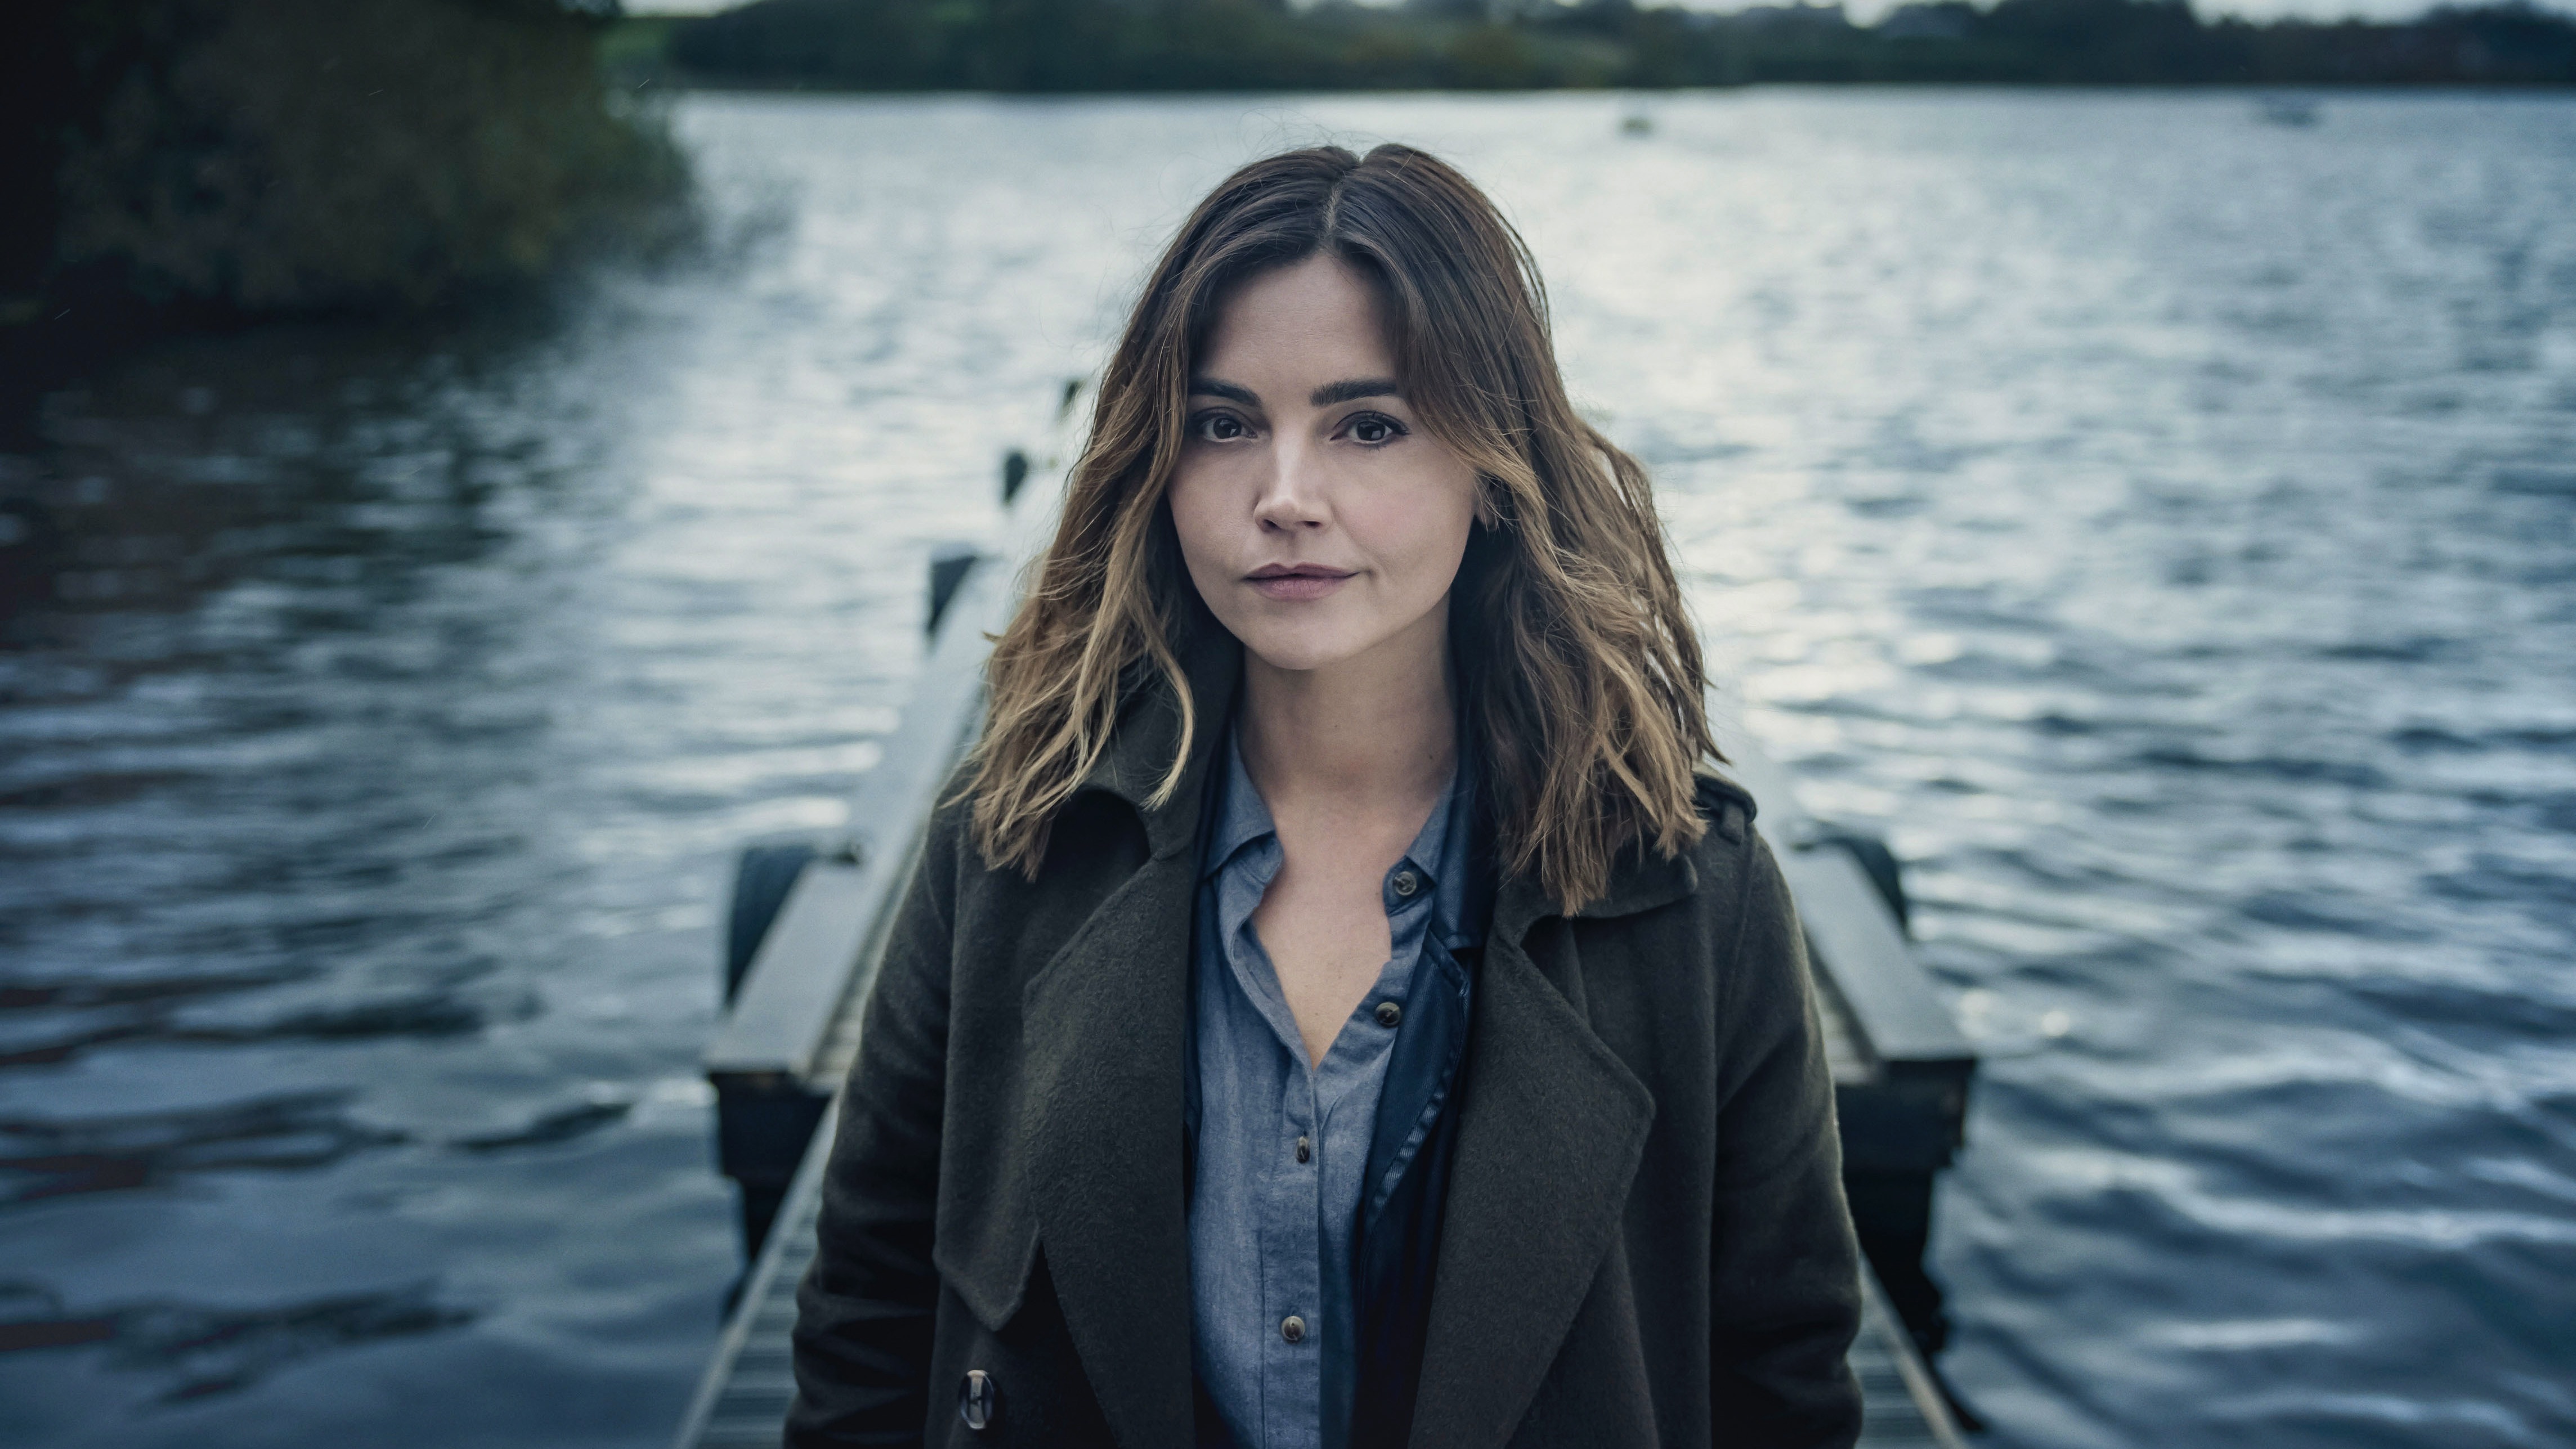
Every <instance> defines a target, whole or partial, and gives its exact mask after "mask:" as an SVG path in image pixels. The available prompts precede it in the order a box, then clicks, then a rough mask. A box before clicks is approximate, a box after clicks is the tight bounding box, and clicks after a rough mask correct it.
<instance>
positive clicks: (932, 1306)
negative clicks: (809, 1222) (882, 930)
mask: <svg viewBox="0 0 2576 1449" xmlns="http://www.w3.org/2000/svg"><path fill="white" fill-rule="evenodd" d="M962 815H963V810H962V808H959V807H954V806H952V807H950V808H947V809H943V810H942V811H940V812H939V814H938V815H936V816H934V817H933V819H932V824H931V831H930V838H929V839H928V840H927V841H926V842H925V844H924V847H923V849H922V853H921V862H920V864H919V866H918V867H916V869H915V871H914V874H913V878H912V881H911V883H910V885H909V886H908V887H907V888H906V890H905V893H904V898H903V902H902V904H901V905H900V906H899V907H898V908H897V910H896V913H895V919H894V925H893V928H892V929H891V931H890V932H889V933H888V936H887V939H886V948H885V955H884V957H883V959H882V964H881V965H880V966H879V967H878V971H877V979H876V983H875V985H874V987H873V988H872V989H871V991H870V993H869V997H868V1004H867V1009H866V1014H865V1016H864V1017H863V1019H862V1029H861V1034H860V1037H859V1043H860V1045H859V1054H858V1060H857V1062H856V1063H855V1064H854V1065H853V1066H852V1068H851V1071H850V1080H849V1085H848V1087H847V1089H846V1090H845V1091H844V1092H843V1093H842V1097H841V1110H840V1123H839V1126H838V1128H837V1131H836V1134H835V1136H834V1137H833V1140H832V1155H831V1158H830V1160H829V1161H828V1162H827V1163H826V1165H825V1168H824V1177H823V1203H822V1212H821V1217H820V1219H819V1221H818V1224H817V1227H816V1233H815V1237H816V1244H815V1253H814V1261H813V1263H812V1265H811V1266H810V1267H809V1268H807V1269H806V1272H805V1278H804V1281H803V1282H802V1283H801V1284H800V1285H799V1286H798V1288H797V1290H796V1329H795V1333H794V1335H793V1339H792V1342H793V1345H794V1351H795V1373H796V1398H795V1402H794V1404H793V1405H792V1406H791V1407H790V1408H789V1410H788V1414H787V1425H786V1442H787V1445H788V1449H820V1446H824V1445H898V1444H901V1445H917V1444H919V1443H921V1442H922V1434H923V1426H924V1424H925V1422H926V1421H927V1415H928V1409H929V1399H928V1383H929V1373H930V1352H931V1329H932V1322H933V1316H934V1314H935V1312H936V1309H937V1306H938V1301H939V1277H938V1272H937V1270H936V1269H935V1268H934V1267H933V1266H932V1264H931V1237H932V1229H933V1224H934V1222H935V1220H936V1217H937V1207H938V1201H939V1151H940V1133H941V1121H942V1117H943V1113H944V1111H945V1107H946V1095H947V1094H946V1073H947V1057H948V996H949V979H950V978H949V963H950V947H951V941H952V930H953V924H954V922H955V919H956V888H957V874H958V864H957V862H958V858H959V857H958V850H959V846H960V844H961V839H962V835H963V829H962V820H961V817H962Z"/></svg>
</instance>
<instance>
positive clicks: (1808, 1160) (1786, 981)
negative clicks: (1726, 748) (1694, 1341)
mask: <svg viewBox="0 0 2576 1449" xmlns="http://www.w3.org/2000/svg"><path fill="white" fill-rule="evenodd" d="M1745 833H1746V835H1748V836H1750V837H1751V841H1750V847H1749V849H1748V850H1747V851H1746V853H1745V857H1744V892H1743V898H1742V904H1741V907H1740V909H1739V912H1738V915H1737V918H1736V921H1735V922H1734V932H1735V941H1734V946H1733V950H1732V951H1731V952H1725V953H1723V954H1721V955H1720V957H1719V959H1720V960H1721V961H1722V962H1724V963H1725V965H1724V968H1723V969H1724V970H1725V971H1726V972H1727V976H1728V980H1729V983H1730V987H1731V990H1730V993H1729V998H1728V999H1729V1009H1728V1010H1727V1012H1726V1014H1725V1016H1724V1017H1723V1018H1722V1020H1724V1021H1725V1023H1726V1024H1727V1035H1726V1036H1725V1038H1724V1039H1723V1041H1722V1044H1721V1048H1720V1056H1719V1060H1720V1062H1721V1064H1722V1065H1721V1068H1720V1070H1721V1072H1723V1073H1725V1075H1723V1076H1721V1078H1720V1080H1719V1089H1720V1098H1719V1102H1720V1105H1719V1109H1718V1120H1717V1138H1718V1156H1717V1192H1716V1198H1715V1210H1716V1211H1715V1223H1714V1238H1715V1241H1714V1242H1713V1243H1712V1245H1711V1253H1710V1277H1711V1281H1710V1284H1709V1293H1710V1317H1711V1322H1710V1357H1711V1363H1710V1365H1709V1370H1710V1372H1709V1388H1710V1397H1711V1400H1712V1402H1711V1405H1710V1407H1711V1410H1712V1415H1711V1421H1712V1424H1713V1426H1714V1428H1715V1429H1716V1433H1717V1440H1718V1442H1719V1443H1721V1444H1745V1445H1762V1446H1766V1449H1770V1446H1777V1449H1826V1446H1833V1449H1847V1446H1849V1445H1851V1444H1852V1443H1853V1442H1854V1441H1855V1440H1857V1439H1858V1438H1859V1436H1860V1416H1861V1404H1860V1386H1859V1385H1858V1384H1857V1383H1856V1382H1855V1381H1854V1380H1853V1378H1852V1374H1851V1369H1850V1367H1849V1365H1848V1363H1847V1361H1846V1356H1847V1355H1848V1353H1849V1352H1850V1348H1851V1341H1852V1337H1853V1335H1854V1334H1855V1333H1857V1332H1858V1331H1859V1328H1860V1267H1859V1247H1858V1244H1857V1243H1856V1241H1855V1240H1854V1238H1853V1236H1852V1226H1851V1213H1850V1210H1849V1208H1848V1207H1847V1206H1846V1205H1845V1204H1844V1202H1843V1187H1842V1142H1841V1138H1840V1136H1839V1134H1838V1132H1837V1130H1836V1128H1835V1124H1834V1084H1833V1076H1832V1073H1831V1072H1830V1071H1829V1070H1828V1068H1827V1066H1826V1061H1825V1044H1824V1028H1823V1023H1822V1021H1821V1020H1820V1019H1819V1017H1818V1014H1817V1007H1816V997H1815V989H1814V986H1813V984H1812V982H1811V981H1810V980H1809V978H1808V972H1807V951H1806V943H1805V937H1804V935H1803V933H1802V932H1801V931H1800V929H1799V926H1798V913H1797V907H1796V906H1795V905H1793V904H1792V903H1791V901H1790V898H1789V888H1788V883H1787V882H1786V881H1785V880H1783V879H1782V878H1781V874H1780V867H1779V863H1778V862H1777V861H1775V860H1774V859H1773V858H1772V856H1771V852H1770V849H1769V847H1767V846H1765V845H1764V844H1763V843H1762V838H1761V837H1760V836H1758V835H1753V834H1752V830H1751V828H1750V825H1749V824H1748V825H1747V826H1746V827H1745Z"/></svg>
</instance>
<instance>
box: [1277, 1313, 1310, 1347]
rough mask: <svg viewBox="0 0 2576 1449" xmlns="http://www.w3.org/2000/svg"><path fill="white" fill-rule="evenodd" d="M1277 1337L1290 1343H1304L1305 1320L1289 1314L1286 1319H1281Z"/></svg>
mask: <svg viewBox="0 0 2576 1449" xmlns="http://www.w3.org/2000/svg"><path fill="white" fill-rule="evenodd" d="M1279 1336H1280V1337H1281V1338H1284V1339H1286V1340H1288V1341H1289V1342H1290V1343H1303V1342H1305V1341H1306V1320H1304V1319H1302V1318H1299V1317H1298V1316H1297V1315H1295V1314H1293V1313H1292V1314H1289V1315H1288V1317H1287V1318H1285V1319H1283V1320H1282V1321H1281V1322H1280V1324H1279Z"/></svg>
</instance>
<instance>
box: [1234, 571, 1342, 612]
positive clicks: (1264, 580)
mask: <svg viewBox="0 0 2576 1449" xmlns="http://www.w3.org/2000/svg"><path fill="white" fill-rule="evenodd" d="M1350 580H1351V575H1350V572H1349V571H1348V570H1346V569H1328V568H1325V567H1323V566H1322V565H1320V564H1286V565H1282V564H1271V565H1269V566H1267V567H1265V568H1257V569H1254V570H1253V571H1252V572H1251V573H1249V574H1246V575H1245V576H1244V582H1245V583H1248V584H1250V585H1252V587H1253V590H1254V592H1256V593H1258V594H1260V595H1261V596H1262V597H1263V598H1265V599H1277V600H1279V601H1280V602H1282V603H1300V602H1303V601H1305V600H1308V599H1320V598H1322V597H1324V596H1325V595H1326V594H1329V593H1331V592H1332V591H1333V590H1335V589H1338V588H1340V587H1341V586H1342V585H1344V584H1346V583H1349V582H1350Z"/></svg>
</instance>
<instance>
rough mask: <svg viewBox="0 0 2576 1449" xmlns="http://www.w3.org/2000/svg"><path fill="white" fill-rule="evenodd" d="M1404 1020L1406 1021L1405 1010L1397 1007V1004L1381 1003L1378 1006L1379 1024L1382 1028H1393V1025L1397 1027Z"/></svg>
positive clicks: (1390, 1002)
mask: <svg viewBox="0 0 2576 1449" xmlns="http://www.w3.org/2000/svg"><path fill="white" fill-rule="evenodd" d="M1402 1020H1404V1008H1403V1007H1401V1006H1398V1005H1396V1004H1395V1003H1394V1002H1392V1001H1381V1002H1379V1003H1378V1004H1377V1024H1378V1025H1380V1026H1393V1025H1395V1024H1396V1023H1397V1022H1399V1021H1402Z"/></svg>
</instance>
